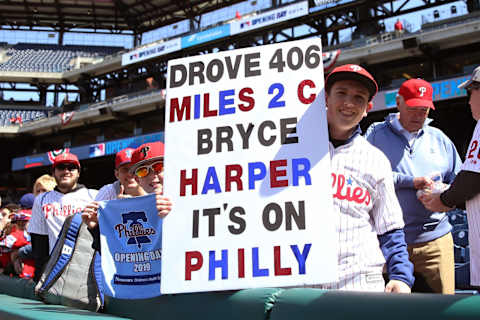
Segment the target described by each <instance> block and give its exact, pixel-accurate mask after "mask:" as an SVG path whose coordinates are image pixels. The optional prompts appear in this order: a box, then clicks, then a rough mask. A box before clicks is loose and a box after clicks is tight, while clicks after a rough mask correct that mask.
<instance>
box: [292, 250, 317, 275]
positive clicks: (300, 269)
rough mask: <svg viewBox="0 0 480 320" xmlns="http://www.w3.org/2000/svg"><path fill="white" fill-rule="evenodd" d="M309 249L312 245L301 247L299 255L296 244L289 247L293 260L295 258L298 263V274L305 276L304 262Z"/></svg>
mask: <svg viewBox="0 0 480 320" xmlns="http://www.w3.org/2000/svg"><path fill="white" fill-rule="evenodd" d="M311 247H312V244H311V243H307V244H306V245H305V246H303V252H302V253H300V250H298V246H297V245H296V244H294V245H291V246H290V248H291V249H292V251H293V254H294V255H295V258H297V261H298V274H305V261H306V260H307V257H308V253H309V252H310V248H311Z"/></svg>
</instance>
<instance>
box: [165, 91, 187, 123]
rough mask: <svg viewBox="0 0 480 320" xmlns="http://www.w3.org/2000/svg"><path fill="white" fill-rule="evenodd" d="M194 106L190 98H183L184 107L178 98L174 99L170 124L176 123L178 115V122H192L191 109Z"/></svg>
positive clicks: (171, 105)
mask: <svg viewBox="0 0 480 320" xmlns="http://www.w3.org/2000/svg"><path fill="white" fill-rule="evenodd" d="M191 104H192V98H191V97H190V96H187V97H183V98H182V107H180V106H179V103H178V98H172V99H171V100H170V122H174V121H175V115H177V121H183V116H185V120H190V108H191Z"/></svg>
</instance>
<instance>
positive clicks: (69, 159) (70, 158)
mask: <svg viewBox="0 0 480 320" xmlns="http://www.w3.org/2000/svg"><path fill="white" fill-rule="evenodd" d="M60 163H73V164H74V165H76V166H77V167H78V168H79V169H80V161H78V158H77V156H76V155H74V154H73V153H70V152H64V153H62V154H59V155H58V156H56V157H55V159H54V160H53V168H55V167H56V166H57V165H58V164H60Z"/></svg>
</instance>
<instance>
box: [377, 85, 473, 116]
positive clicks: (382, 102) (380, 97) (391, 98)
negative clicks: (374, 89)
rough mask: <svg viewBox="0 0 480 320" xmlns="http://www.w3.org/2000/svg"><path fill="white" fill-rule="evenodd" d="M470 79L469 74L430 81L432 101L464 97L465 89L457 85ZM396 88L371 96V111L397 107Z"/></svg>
mask: <svg viewBox="0 0 480 320" xmlns="http://www.w3.org/2000/svg"><path fill="white" fill-rule="evenodd" d="M468 79H470V77H469V76H461V77H456V78H452V79H446V80H439V81H433V82H430V84H431V85H432V88H433V101H442V100H448V99H455V98H461V97H465V96H466V95H467V91H465V89H458V85H460V84H461V83H462V82H464V81H466V80H468ZM397 92H398V89H394V90H384V91H380V92H379V93H378V94H377V95H376V96H375V97H374V98H373V108H372V111H380V110H385V109H392V108H396V107H397V102H396V97H397Z"/></svg>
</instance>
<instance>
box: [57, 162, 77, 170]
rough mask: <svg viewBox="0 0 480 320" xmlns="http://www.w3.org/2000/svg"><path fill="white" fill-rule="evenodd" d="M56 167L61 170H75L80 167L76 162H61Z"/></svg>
mask: <svg viewBox="0 0 480 320" xmlns="http://www.w3.org/2000/svg"><path fill="white" fill-rule="evenodd" d="M55 169H58V170H60V171H63V170H68V171H73V170H77V169H78V168H77V166H76V165H74V164H68V163H60V164H57V165H56V166H55Z"/></svg>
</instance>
